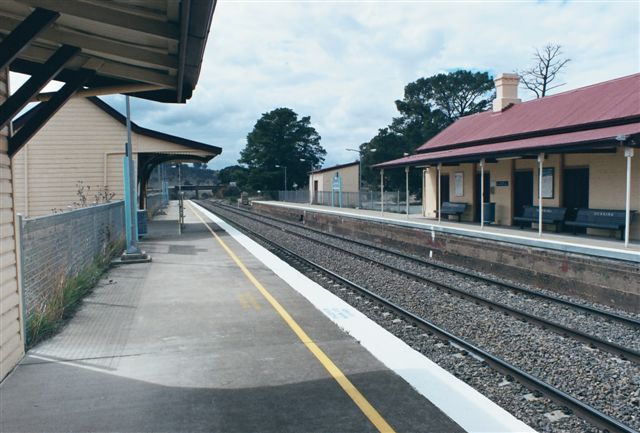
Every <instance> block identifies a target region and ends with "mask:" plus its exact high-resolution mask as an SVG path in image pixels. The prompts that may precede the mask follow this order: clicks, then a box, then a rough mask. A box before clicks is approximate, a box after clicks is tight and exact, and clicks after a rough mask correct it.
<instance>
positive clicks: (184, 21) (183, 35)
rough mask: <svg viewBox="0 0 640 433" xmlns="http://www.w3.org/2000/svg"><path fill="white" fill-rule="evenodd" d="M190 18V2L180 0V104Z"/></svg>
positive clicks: (178, 91) (178, 86)
mask: <svg viewBox="0 0 640 433" xmlns="http://www.w3.org/2000/svg"><path fill="white" fill-rule="evenodd" d="M190 18H191V0H182V3H180V48H179V51H178V82H177V88H176V95H177V98H176V99H177V100H176V102H178V103H180V102H182V90H183V88H184V69H185V67H186V64H187V44H188V43H189V21H190Z"/></svg>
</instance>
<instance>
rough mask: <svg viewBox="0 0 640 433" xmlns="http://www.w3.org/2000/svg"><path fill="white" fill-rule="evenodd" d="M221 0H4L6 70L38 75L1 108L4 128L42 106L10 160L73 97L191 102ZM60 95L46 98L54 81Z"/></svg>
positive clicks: (0, 62)
mask: <svg viewBox="0 0 640 433" xmlns="http://www.w3.org/2000/svg"><path fill="white" fill-rule="evenodd" d="M215 6H216V0H109V1H106V0H0V69H2V68H5V67H7V66H9V68H10V70H11V71H14V72H19V73H23V74H27V75H30V76H31V77H30V78H29V80H28V81H27V82H26V83H24V84H23V85H22V86H21V87H20V88H19V89H17V90H16V91H15V92H14V93H13V94H12V95H11V96H10V97H9V98H8V99H7V100H6V101H5V102H4V103H3V104H2V105H1V106H0V128H4V127H5V126H7V125H8V124H9V123H10V122H11V119H13V117H14V116H15V115H16V114H18V113H19V112H20V111H21V110H22V109H23V108H24V107H25V106H26V105H27V104H28V103H29V102H33V101H45V102H41V104H42V107H41V108H40V109H39V110H38V111H37V114H36V115H35V116H33V117H32V118H31V119H30V120H29V121H28V122H27V123H26V124H24V125H23V126H22V127H21V128H20V130H18V131H14V132H15V135H14V134H12V136H11V138H10V140H9V155H13V154H15V153H16V152H17V150H18V149H19V148H20V147H21V146H23V145H24V143H26V142H27V141H28V140H29V138H30V137H32V136H33V135H34V134H35V133H36V132H37V131H38V129H40V128H41V127H42V126H43V125H44V124H45V123H46V121H47V120H48V119H49V118H50V117H51V116H52V115H53V114H54V113H55V112H56V111H57V110H58V109H59V108H60V107H61V106H62V105H63V104H64V103H65V102H66V101H67V100H68V99H69V98H70V97H72V96H73V95H75V94H79V95H81V96H91V95H105V94H112V93H123V94H128V95H131V96H137V97H140V98H145V99H149V100H153V101H158V102H177V103H184V102H186V100H187V99H189V98H190V97H191V95H192V93H193V90H194V88H195V86H196V84H197V82H198V77H199V75H200V68H201V65H202V56H203V54H204V48H205V44H206V41H207V37H208V35H209V30H210V28H211V20H212V18H213V12H214V9H215ZM51 80H55V81H60V82H63V83H64V85H63V87H62V88H61V89H60V90H58V91H57V92H54V93H52V94H42V93H40V92H41V91H42V89H43V88H44V87H45V86H46V85H47V84H48V83H49V82H50V81H51Z"/></svg>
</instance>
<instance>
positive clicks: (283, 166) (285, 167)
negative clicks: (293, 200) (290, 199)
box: [276, 164, 287, 201]
mask: <svg viewBox="0 0 640 433" xmlns="http://www.w3.org/2000/svg"><path fill="white" fill-rule="evenodd" d="M276 168H284V200H285V201H287V166H286V165H279V164H276Z"/></svg>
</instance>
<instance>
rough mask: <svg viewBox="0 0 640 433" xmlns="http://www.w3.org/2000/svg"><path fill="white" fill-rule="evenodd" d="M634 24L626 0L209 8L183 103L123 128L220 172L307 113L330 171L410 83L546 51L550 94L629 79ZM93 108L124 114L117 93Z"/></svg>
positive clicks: (523, 62)
mask: <svg viewBox="0 0 640 433" xmlns="http://www.w3.org/2000/svg"><path fill="white" fill-rule="evenodd" d="M639 23H640V6H639V2H637V1H628V2H615V1H607V2H577V1H563V2H551V1H536V2H526V1H491V2H489V1H482V2H481V1H466V2H455V1H322V0H321V1H304V0H296V1H267V0H264V1H260V0H253V1H232V0H220V1H219V2H218V5H217V7H216V11H215V13H214V16H213V22H212V26H211V33H210V36H209V39H208V41H207V47H206V51H205V55H204V59H203V64H202V70H201V74H200V79H199V82H198V85H197V87H196V89H195V93H194V96H193V97H192V98H191V99H190V100H189V101H188V103H187V104H161V103H155V102H150V101H144V100H141V99H137V98H133V99H132V120H133V121H134V122H136V123H138V124H139V125H141V126H144V127H147V128H151V129H156V130H158V131H162V132H165V133H169V134H173V135H178V136H181V137H185V138H189V139H192V140H197V141H201V142H204V143H208V144H213V145H216V146H219V147H222V148H223V153H222V155H220V156H218V157H216V158H215V159H213V160H212V161H211V162H210V163H209V167H210V168H213V169H220V168H223V167H226V166H229V165H234V164H236V163H237V160H238V158H239V154H240V151H241V150H242V149H243V148H244V146H245V145H246V136H247V134H248V133H249V132H250V131H251V130H252V129H253V126H254V125H255V123H256V121H257V120H258V119H259V118H260V116H261V115H262V114H263V113H266V112H268V111H271V110H273V109H275V108H278V107H289V108H292V109H293V110H294V111H295V112H297V113H298V115H299V116H311V124H312V125H313V126H314V127H315V128H316V130H317V131H318V133H319V134H320V136H321V137H322V140H321V144H322V146H323V147H324V148H325V149H326V150H327V156H326V159H325V166H330V165H334V164H341V163H344V162H349V161H354V160H356V159H357V154H356V153H354V152H349V151H347V150H346V149H347V148H354V147H355V148H357V147H358V146H359V145H360V144H361V143H363V142H366V141H369V140H370V139H371V138H372V137H373V136H375V134H376V133H377V131H378V129H379V128H383V127H385V126H387V125H388V124H389V123H390V122H391V120H392V118H393V117H394V116H397V115H398V113H397V111H396V109H395V104H394V101H395V100H396V99H402V96H403V90H404V86H405V85H406V84H408V83H409V82H412V81H415V80H416V79H418V78H420V77H429V76H431V75H434V74H437V73H441V72H449V71H453V70H456V69H470V70H474V71H487V72H489V73H490V74H491V75H495V74H498V73H501V72H514V71H515V70H517V69H524V68H526V67H527V66H530V65H531V64H532V53H533V52H534V50H535V48H541V47H543V46H544V45H545V44H546V43H549V42H551V43H557V44H560V45H562V49H563V52H564V54H565V56H566V57H568V58H570V59H571V61H570V62H569V63H568V65H567V66H566V68H565V69H564V72H563V73H562V74H561V75H560V76H559V78H558V80H557V81H558V82H561V83H565V84H564V85H563V86H561V87H560V88H558V89H556V90H554V91H553V92H551V93H559V92H562V91H566V90H571V89H574V88H577V87H582V86H585V85H589V84H593V83H597V82H600V81H605V80H608V79H612V78H617V77H621V76H625V75H629V74H633V73H636V72H638V71H640V28H639V27H640V24H639ZM520 97H521V98H522V99H523V100H528V99H532V98H533V95H532V94H531V93H530V92H528V91H526V90H524V89H522V88H521V89H520ZM104 99H105V100H106V101H107V102H108V103H109V104H111V105H112V106H113V107H114V108H116V109H118V110H120V111H122V112H124V96H121V95H115V96H108V97H105V98H104Z"/></svg>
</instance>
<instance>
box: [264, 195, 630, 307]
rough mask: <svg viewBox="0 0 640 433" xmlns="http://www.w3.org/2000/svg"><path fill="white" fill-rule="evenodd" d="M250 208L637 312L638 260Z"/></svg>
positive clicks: (266, 207) (287, 210)
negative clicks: (617, 258) (302, 219)
mask: <svg viewBox="0 0 640 433" xmlns="http://www.w3.org/2000/svg"><path fill="white" fill-rule="evenodd" d="M253 206H254V210H256V211H258V212H261V213H265V214H269V215H273V216H277V217H279V218H285V219H290V220H291V221H296V222H297V221H300V219H301V217H303V218H304V221H305V223H306V224H307V225H308V226H309V227H313V228H316V229H320V230H323V231H326V232H328V233H334V234H337V235H342V236H348V237H351V238H353V239H358V240H361V241H365V242H370V243H374V244H380V245H385V246H388V247H390V248H393V249H398V250H401V251H405V252H408V253H412V254H415V255H417V256H420V257H424V258H428V257H429V256H432V257H433V258H434V259H436V260H440V261H442V262H445V263H450V264H454V265H460V266H464V267H466V268H469V269H473V270H476V271H480V272H487V273H491V274H494V275H498V276H502V277H505V278H509V279H510V280H512V281H516V282H520V283H524V284H530V285H532V286H537V287H541V288H545V289H549V290H553V291H556V292H558V293H562V294H568V295H573V296H577V297H581V298H583V299H586V300H589V301H595V302H600V303H602V304H606V305H611V306H615V307H618V308H622V309H625V310H628V311H631V312H635V313H638V312H640V285H638V281H640V264H639V263H633V262H626V261H622V260H613V259H606V258H599V257H592V256H588V255H581V254H575V253H566V252H561V251H553V250H548V249H543V248H535V247H530V246H521V245H516V244H511V243H506V242H498V241H488V240H484V239H478V238H473V237H470V236H460V235H455V234H450V233H443V232H431V231H430V230H427V229H418V228H411V227H403V226H398V225H393V224H384V223H379V222H375V221H366V220H362V219H355V218H349V217H344V216H340V215H331V214H327V213H320V212H312V211H308V210H307V211H302V210H299V209H293V208H285V207H280V206H269V205H266V204H259V203H254V205H253Z"/></svg>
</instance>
